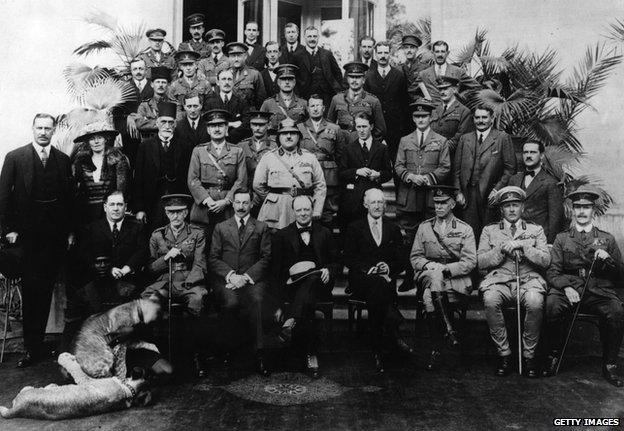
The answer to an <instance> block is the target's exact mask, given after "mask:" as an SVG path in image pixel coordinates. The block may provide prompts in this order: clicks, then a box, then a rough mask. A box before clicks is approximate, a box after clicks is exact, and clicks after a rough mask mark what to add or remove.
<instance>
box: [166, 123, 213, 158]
mask: <svg viewBox="0 0 624 431" xmlns="http://www.w3.org/2000/svg"><path fill="white" fill-rule="evenodd" d="M175 137H176V141H178V142H180V143H182V144H184V145H185V146H186V147H190V148H191V150H192V149H193V148H195V147H196V146H198V145H199V144H203V143H204V142H208V141H210V135H208V129H207V128H206V120H205V119H204V118H201V117H200V118H199V120H198V122H197V128H196V129H195V130H193V129H192V128H191V123H189V120H188V118H187V117H184V118H183V119H181V120H178V121H177V122H176V128H175Z"/></svg>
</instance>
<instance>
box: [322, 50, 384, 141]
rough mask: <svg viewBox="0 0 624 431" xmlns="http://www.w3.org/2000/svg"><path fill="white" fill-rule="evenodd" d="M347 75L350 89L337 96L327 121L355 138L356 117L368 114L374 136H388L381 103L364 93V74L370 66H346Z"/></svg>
mask: <svg viewBox="0 0 624 431" xmlns="http://www.w3.org/2000/svg"><path fill="white" fill-rule="evenodd" d="M344 69H345V75H346V76H347V83H348V84H349V88H348V89H347V90H346V91H344V92H342V93H338V94H336V95H335V96H334V97H333V98H332V100H331V104H330V105H329V110H328V111H327V119H328V120H329V121H331V122H333V123H336V124H338V125H339V126H340V128H341V129H342V130H344V131H345V133H346V134H350V135H352V136H355V133H353V132H354V131H355V115H356V114H358V113H360V112H366V113H367V114H368V115H370V117H371V118H372V119H373V126H374V129H373V136H381V137H383V136H385V135H386V121H385V120H384V116H383V110H382V109H381V102H380V101H379V99H378V98H377V97H375V96H373V95H372V94H370V93H367V92H366V91H364V74H365V73H366V71H367V70H368V66H367V65H365V64H364V63H358V62H356V61H353V62H351V63H347V64H345V65H344Z"/></svg>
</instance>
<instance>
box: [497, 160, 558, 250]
mask: <svg viewBox="0 0 624 431" xmlns="http://www.w3.org/2000/svg"><path fill="white" fill-rule="evenodd" d="M508 185H510V186H517V187H520V188H522V189H524V190H525V191H526V200H525V201H524V211H523V212H522V218H523V219H525V220H527V221H530V222H533V223H536V224H538V225H540V226H542V228H544V234H546V239H547V240H548V243H549V244H552V243H553V241H554V240H555V237H556V236H557V234H558V233H559V232H561V230H562V229H563V193H562V192H561V189H560V188H559V186H558V185H557V180H556V179H555V177H553V176H552V175H550V174H549V173H548V172H546V171H545V170H544V168H542V169H540V171H539V173H538V174H537V175H535V178H533V181H531V184H529V187H528V188H526V189H525V188H524V172H518V173H517V174H515V175H512V176H511V178H510V179H509V184H508Z"/></svg>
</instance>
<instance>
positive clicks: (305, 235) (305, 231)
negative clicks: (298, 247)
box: [297, 225, 312, 245]
mask: <svg viewBox="0 0 624 431" xmlns="http://www.w3.org/2000/svg"><path fill="white" fill-rule="evenodd" d="M297 230H298V232H299V236H301V240H302V241H303V242H304V243H305V245H308V244H310V233H311V232H312V229H311V227H310V225H308V226H303V227H300V228H298V229H297Z"/></svg>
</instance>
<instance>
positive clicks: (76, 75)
mask: <svg viewBox="0 0 624 431" xmlns="http://www.w3.org/2000/svg"><path fill="white" fill-rule="evenodd" d="M62 74H63V77H64V78H65V82H66V83H67V92H68V93H69V95H70V96H71V97H72V98H73V99H74V100H75V101H77V102H78V103H80V104H82V103H83V102H84V101H83V99H82V96H83V94H84V88H85V85H86V84H89V83H93V82H96V81H99V80H101V79H103V78H106V77H108V76H110V74H109V72H108V71H107V70H106V69H102V68H99V67H95V68H93V69H92V68H90V67H89V66H86V65H84V64H81V63H72V64H70V65H68V66H66V67H65V69H63V72H62Z"/></svg>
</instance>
